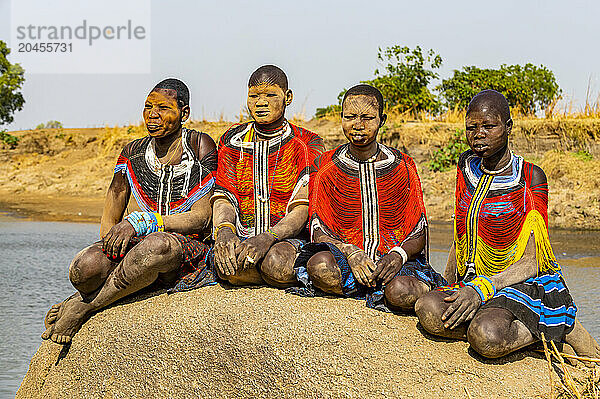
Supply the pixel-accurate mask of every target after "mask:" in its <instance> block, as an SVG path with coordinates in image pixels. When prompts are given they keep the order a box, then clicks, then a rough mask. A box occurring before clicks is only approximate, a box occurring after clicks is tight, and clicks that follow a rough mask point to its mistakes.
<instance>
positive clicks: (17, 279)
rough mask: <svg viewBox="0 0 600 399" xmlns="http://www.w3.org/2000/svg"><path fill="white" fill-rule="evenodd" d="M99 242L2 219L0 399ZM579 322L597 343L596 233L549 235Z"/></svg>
mask: <svg viewBox="0 0 600 399" xmlns="http://www.w3.org/2000/svg"><path fill="white" fill-rule="evenodd" d="M430 231H431V249H432V256H431V263H432V265H433V266H434V268H435V269H436V270H438V271H440V272H441V271H442V270H443V267H444V265H445V263H446V258H447V251H446V249H447V247H448V243H449V242H450V239H451V229H450V226H448V225H432V226H431V230H430ZM97 237H98V225H96V224H83V223H56V222H32V221H25V220H22V219H17V218H11V217H8V216H2V215H1V214H0V314H1V317H0V398H11V397H14V395H15V393H16V391H17V389H18V387H19V385H20V383H21V381H22V379H23V376H24V375H25V373H26V372H27V368H28V366H29V361H30V359H31V357H32V356H33V354H34V353H35V351H36V350H37V348H38V347H39V345H40V343H41V339H40V334H41V333H42V332H43V330H44V326H43V317H44V315H45V313H46V311H47V309H48V308H49V307H50V305H52V304H53V303H55V302H57V301H59V300H61V299H62V298H65V297H66V296H68V295H70V294H71V292H72V288H71V286H70V284H69V281H68V278H67V271H68V265H69V262H70V260H71V259H72V258H73V256H74V255H75V254H76V253H77V252H78V251H79V250H80V249H81V248H83V247H85V246H86V245H88V244H89V243H91V242H93V241H95V240H96V239H97ZM551 237H552V241H553V244H554V248H555V251H556V254H557V256H558V257H559V259H560V261H561V265H562V266H563V269H564V272H563V273H564V275H565V278H566V280H567V283H568V285H569V287H570V289H571V292H572V295H573V297H574V298H575V301H576V302H577V305H578V307H579V312H578V317H579V318H580V319H581V321H582V323H583V324H584V326H586V327H587V328H588V330H590V332H591V333H592V335H594V337H595V338H596V339H599V338H600V317H598V316H597V314H596V311H597V309H598V301H599V300H600V290H599V289H598V283H600V248H599V246H598V243H600V232H591V233H586V232H566V231H557V232H552V233H551Z"/></svg>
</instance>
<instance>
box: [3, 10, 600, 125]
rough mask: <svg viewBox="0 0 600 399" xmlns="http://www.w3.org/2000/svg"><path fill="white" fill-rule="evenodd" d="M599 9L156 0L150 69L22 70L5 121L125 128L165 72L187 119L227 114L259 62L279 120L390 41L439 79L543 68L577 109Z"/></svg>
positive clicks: (596, 83)
mask: <svg viewBox="0 0 600 399" xmlns="http://www.w3.org/2000/svg"><path fill="white" fill-rule="evenodd" d="M13 1H19V0H13ZM123 1H126V0H123ZM80 4H85V2H81V3H80ZM10 10H11V3H10V0H0V18H1V19H0V40H4V41H5V42H7V43H8V42H9V41H10V40H9V39H10V22H11V13H10ZM35 12H36V10H35V9H32V10H31V13H35ZM73 12H74V13H76V14H77V15H82V14H85V12H84V11H81V10H77V11H73ZM599 15H600V2H598V1H577V0H575V1H569V2H565V1H557V0H532V1H527V0H519V1H517V0H503V1H497V2H495V3H492V2H483V1H481V0H478V1H454V2H449V1H414V0H412V1H399V0H395V1H377V0H372V1H355V0H345V1H326V0H320V1H313V0H304V1H296V2H291V1H284V0H280V1H275V0H271V1H264V0H254V1H227V0H221V1H183V0H179V1H177V0H176V1H167V0H162V1H158V0H156V1H152V4H151V32H150V36H149V37H150V40H151V58H150V59H151V65H150V70H151V73H149V74H128V75H119V74H30V73H26V82H25V85H24V88H23V95H24V96H25V100H26V104H25V107H24V108H23V110H22V111H21V112H18V113H17V114H16V115H15V122H14V123H13V124H11V125H10V126H8V128H9V129H12V130H16V129H27V128H32V127H35V126H36V125H37V124H38V123H40V122H46V121H48V120H58V121H60V122H62V123H63V124H64V126H65V127H92V126H104V125H111V126H112V125H116V124H119V125H122V124H128V123H136V122H139V121H140V120H141V111H142V106H143V101H144V99H145V97H146V95H147V93H148V91H149V90H150V89H151V88H152V87H153V86H154V84H155V83H157V82H158V81H160V80H162V79H163V78H165V77H177V78H180V79H182V80H183V81H184V82H186V83H187V84H188V86H189V88H190V90H191V108H192V117H193V118H194V119H202V118H206V119H209V120H211V119H218V117H219V115H220V114H221V113H223V114H224V116H225V118H226V119H230V120H232V119H233V118H234V117H235V115H236V114H239V112H240V109H241V108H242V107H243V106H245V97H246V87H247V86H246V85H247V80H248V77H249V75H250V74H251V73H252V71H253V70H254V69H256V68H257V67H259V66H260V65H262V64H271V63H272V64H276V65H278V66H280V67H281V68H282V69H283V70H284V71H286V73H287V74H288V78H289V81H290V88H291V89H292V90H293V91H294V95H295V97H294V101H293V103H292V106H291V107H290V108H289V110H288V116H289V117H291V116H293V115H294V114H297V113H300V112H302V111H304V114H305V116H306V117H307V118H308V117H311V116H312V115H313V114H314V111H315V108H317V107H320V106H325V105H328V104H332V103H335V102H336V101H337V99H336V97H337V94H338V93H339V92H340V90H342V89H343V88H348V87H350V86H352V85H354V84H356V83H358V82H359V81H360V80H365V79H371V78H372V77H373V71H374V69H375V68H376V67H377V66H378V64H377V59H376V57H377V49H378V47H380V46H381V47H385V46H391V45H395V44H398V45H407V46H409V47H414V46H416V45H420V46H421V47H422V48H424V49H429V48H431V49H434V50H435V51H436V52H437V53H438V54H440V55H441V57H442V58H443V66H442V68H441V70H440V71H439V72H440V76H441V78H445V77H448V76H450V75H451V73H452V70H453V69H460V68H461V67H462V66H464V65H475V66H478V67H493V68H495V67H498V66H499V65H500V64H503V63H506V64H525V63H527V62H531V63H533V64H535V65H539V64H543V65H545V66H547V67H548V68H550V69H551V70H552V71H554V73H555V75H556V78H557V80H558V83H559V85H560V87H561V88H562V89H563V93H564V94H565V95H566V96H567V97H568V98H570V99H571V98H572V99H574V100H576V101H577V102H578V103H579V104H582V103H583V102H584V101H585V96H586V89H587V86H588V80H589V79H590V77H591V79H592V91H593V100H596V98H597V95H598V91H599V90H598V89H600V51H598V38H600V24H599V23H598V16H599ZM13 52H14V50H13ZM437 83H438V82H436V84H437Z"/></svg>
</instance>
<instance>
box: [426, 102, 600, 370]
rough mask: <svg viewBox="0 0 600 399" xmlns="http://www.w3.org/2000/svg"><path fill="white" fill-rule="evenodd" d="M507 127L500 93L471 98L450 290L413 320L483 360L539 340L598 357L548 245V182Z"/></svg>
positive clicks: (430, 297)
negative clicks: (512, 144) (512, 143)
mask: <svg viewBox="0 0 600 399" xmlns="http://www.w3.org/2000/svg"><path fill="white" fill-rule="evenodd" d="M512 126H513V122H512V119H511V116H510V110H509V106H508V102H507V101H506V99H505V98H504V96H503V95H502V94H500V93H498V92H496V91H493V90H485V91H482V92H480V93H479V94H477V95H476V96H475V97H473V99H472V100H471V103H470V104H469V106H468V108H467V115H466V137H467V142H468V144H469V146H470V147H471V150H469V151H467V152H465V153H463V154H462V155H461V156H460V159H459V162H458V173H457V181H456V192H455V198H456V202H455V219H454V242H453V245H452V248H451V250H450V256H449V257H448V263H447V265H446V270H445V272H444V277H445V278H446V279H447V280H448V282H449V283H451V285H449V286H444V287H441V288H438V289H437V290H435V291H431V292H429V293H427V294H426V295H424V296H422V297H421V298H419V300H418V301H417V303H416V305H415V310H416V313H417V315H418V317H419V320H420V322H421V324H422V326H423V327H424V328H425V330H427V331H428V332H430V333H431V334H434V335H439V336H443V337H447V338H457V339H465V338H466V339H467V340H468V341H469V343H470V344H471V346H472V348H473V349H475V350H476V351H477V352H478V353H480V354H481V355H483V356H485V357H488V358H497V357H500V356H504V355H506V354H508V353H511V352H513V351H515V350H517V349H520V348H523V347H525V346H527V345H529V344H531V343H533V342H535V341H537V340H539V339H541V338H542V337H545V338H546V339H548V340H553V341H556V342H563V341H564V342H566V343H567V344H569V345H570V346H571V347H572V349H574V351H575V352H576V353H577V354H579V355H582V356H589V357H599V356H600V347H599V346H598V344H597V343H596V341H595V340H594V339H593V338H592V337H591V335H590V334H589V333H588V332H587V331H586V330H585V329H584V328H583V326H582V325H581V324H580V323H579V321H578V320H577V319H576V317H575V313H576V310H577V309H576V307H575V304H574V303H573V300H572V298H571V295H570V294H569V291H568V289H567V287H566V285H565V282H564V280H563V277H562V274H561V270H560V266H559V264H558V262H557V261H556V258H555V257H554V254H553V252H552V248H551V246H550V240H549V238H548V227H547V226H548V211H547V210H548V184H547V180H546V176H545V174H544V172H543V170H542V169H541V168H539V167H538V166H536V165H534V164H532V163H529V162H526V161H524V160H523V158H522V157H520V156H518V155H515V154H513V153H512V151H510V149H509V146H508V137H509V134H510V132H511V129H512Z"/></svg>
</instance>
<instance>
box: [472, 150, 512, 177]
mask: <svg viewBox="0 0 600 399" xmlns="http://www.w3.org/2000/svg"><path fill="white" fill-rule="evenodd" d="M514 156H515V154H513V152H512V151H511V152H510V160H509V161H508V163H507V164H506V166H503V167H502V168H501V169H497V170H487V169H486V168H485V166H483V159H482V160H481V164H480V165H479V169H481V171H482V172H483V173H485V174H486V175H491V176H496V175H499V174H501V173H504V172H506V171H507V170H508V169H509V168H510V167H511V166H512V164H513V158H514Z"/></svg>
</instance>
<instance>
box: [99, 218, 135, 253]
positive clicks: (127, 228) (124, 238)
mask: <svg viewBox="0 0 600 399" xmlns="http://www.w3.org/2000/svg"><path fill="white" fill-rule="evenodd" d="M133 237H135V229H134V228H133V226H132V225H131V223H129V222H128V221H127V220H123V221H121V222H119V223H117V224H115V225H114V226H113V227H111V229H110V230H109V231H108V233H106V235H105V236H104V237H102V252H104V253H105V254H106V256H107V257H108V258H109V259H110V260H114V261H117V260H119V259H120V258H122V257H124V256H125V251H127V246H128V245H129V241H130V240H131V239H132V238H133Z"/></svg>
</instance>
